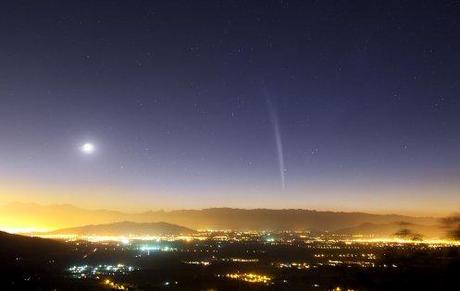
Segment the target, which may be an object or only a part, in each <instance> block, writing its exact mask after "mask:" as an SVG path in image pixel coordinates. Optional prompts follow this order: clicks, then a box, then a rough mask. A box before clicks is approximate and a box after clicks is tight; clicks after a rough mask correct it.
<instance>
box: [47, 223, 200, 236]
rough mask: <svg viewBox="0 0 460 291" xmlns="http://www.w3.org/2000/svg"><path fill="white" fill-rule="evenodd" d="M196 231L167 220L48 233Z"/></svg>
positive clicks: (147, 233)
mask: <svg viewBox="0 0 460 291" xmlns="http://www.w3.org/2000/svg"><path fill="white" fill-rule="evenodd" d="M195 232H196V231H194V230H193V229H190V228H187V227H182V226H179V225H175V224H170V223H165V222H151V223H139V222H129V221H123V222H117V223H109V224H98V225H85V226H81V227H72V228H63V229H58V230H55V231H52V232H50V233H48V234H77V235H107V236H118V235H152V236H155V235H188V234H193V233H195Z"/></svg>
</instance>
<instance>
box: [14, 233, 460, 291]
mask: <svg viewBox="0 0 460 291" xmlns="http://www.w3.org/2000/svg"><path fill="white" fill-rule="evenodd" d="M358 237H359V238H353V237H344V236H336V235H331V234H327V233H323V234H315V235H313V234H312V233H311V232H309V231H295V232H294V231H293V232H290V231H282V232H268V231H249V232H240V231H230V230H223V231H216V230H201V231H198V232H197V233H196V234H194V235H189V236H183V235H178V236H175V237H174V236H156V237H154V236H145V237H139V236H130V235H126V236H123V237H113V236H101V237H98V236H86V237H84V238H82V237H79V236H77V235H70V236H62V237H59V241H61V242H64V243H65V245H67V246H69V247H70V248H71V249H72V252H71V253H72V254H71V256H72V257H74V259H73V260H74V261H79V262H80V263H79V264H72V265H69V266H66V267H65V268H64V269H63V270H62V271H63V272H64V273H63V276H64V277H65V278H67V280H71V282H74V284H80V283H81V284H84V285H85V286H96V287H98V288H108V289H118V290H148V289H150V288H160V289H161V288H166V287H168V288H179V289H180V288H183V287H184V286H187V285H188V284H190V282H191V281H193V282H194V284H198V285H196V286H201V287H203V288H211V289H212V288H217V289H219V288H242V287H244V286H247V287H249V286H252V285H255V286H258V288H286V289H291V288H292V289H297V288H301V289H304V290H310V289H311V290H360V289H363V288H366V284H364V283H362V282H357V281H355V280H349V279H347V278H348V277H347V276H341V275H340V274H350V273H352V274H367V273H369V272H371V273H369V274H379V273H382V274H387V275H388V274H390V275H392V274H393V275H395V274H398V273H395V272H398V271H399V270H404V269H407V268H408V267H410V266H411V264H412V262H411V261H410V260H407V259H405V258H407V257H408V256H409V257H412V256H415V257H416V256H417V254H419V253H421V252H423V253H425V254H426V255H427V256H432V257H433V258H434V259H436V260H441V261H442V260H449V256H447V254H448V253H449V252H452V251H458V249H459V246H460V242H459V241H454V240H439V239H438V240H428V241H423V240H421V241H411V240H405V239H400V238H396V237H393V238H381V239H377V238H367V239H366V238H364V237H363V236H358ZM56 238H57V237H55V239H56ZM19 259H20V260H22V259H23V258H19ZM441 261H439V262H441ZM446 262H448V261H445V262H444V263H446ZM53 264H55V263H53ZM371 270H372V271H371ZM152 272H159V273H158V274H162V275H148V274H151V273H152ZM198 274H199V275H198ZM330 274H336V275H334V276H335V277H334V279H331V278H330ZM395 276H396V275H395ZM299 280H300V281H299ZM78 282H80V283H78ZM235 284H236V285H235ZM241 284H243V285H241ZM238 286H239V287H238Z"/></svg>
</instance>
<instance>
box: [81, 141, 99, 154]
mask: <svg viewBox="0 0 460 291" xmlns="http://www.w3.org/2000/svg"><path fill="white" fill-rule="evenodd" d="M95 150H96V147H95V146H94V144H92V143H89V142H87V143H84V144H83V145H82V146H81V147H80V151H81V152H82V153H84V154H87V155H90V154H93V153H94V151H95Z"/></svg>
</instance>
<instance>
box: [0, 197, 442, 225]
mask: <svg viewBox="0 0 460 291" xmlns="http://www.w3.org/2000/svg"><path fill="white" fill-rule="evenodd" d="M0 221H2V222H3V223H2V224H4V225H13V223H15V222H17V221H28V222H30V223H34V225H30V226H36V227H48V228H54V229H56V228H67V227H77V226H81V225H89V224H107V223H115V222H119V221H132V222H144V223H145V222H152V221H162V222H166V223H171V224H176V225H181V226H184V227H188V228H192V229H234V230H317V231H336V230H340V229H344V228H350V227H356V226H359V225H361V224H363V223H371V224H391V223H399V222H402V221H404V222H406V223H412V224H418V225H431V226H436V225H437V224H439V222H438V219H436V218H431V217H412V216H404V215H379V214H369V213H362V212H332V211H315V210H304V209H280V210H275V209H235V208H209V209H202V210H174V211H147V212H139V213H127V212H120V211H109V210H88V209H83V208H78V207H75V206H72V205H39V204H22V203H14V204H9V205H5V206H3V207H0Z"/></svg>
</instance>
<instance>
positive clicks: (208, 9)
mask: <svg viewBox="0 0 460 291" xmlns="http://www.w3.org/2000/svg"><path fill="white" fill-rule="evenodd" d="M163 2H166V3H156V2H143V1H129V2H128V1H110V2H109V1H97V2H96V3H92V2H91V1H67V3H62V2H60V1H41V2H40V3H36V1H24V2H21V3H15V2H13V1H12V2H10V3H2V4H0V5H1V7H0V11H1V12H0V42H1V45H0V64H1V65H0V182H2V184H3V185H4V186H3V188H2V190H1V191H0V200H3V201H15V200H19V201H37V202H43V203H73V204H78V205H86V206H92V207H109V208H110V207H112V208H123V207H126V208H130V209H131V208H132V209H148V208H184V207H185V208H201V207H210V206H235V207H245V208H256V207H275V208H280V207H293V208H317V209H334V210H337V209H338V210H366V211H377V212H393V211H399V212H407V213H409V212H410V213H430V214H431V213H433V214H439V213H450V212H454V211H456V210H458V209H460V190H458V189H460V185H459V184H460V183H459V182H458V181H460V105H459V91H460V88H459V86H460V84H459V81H458V76H459V75H460V53H459V52H460V38H458V35H459V34H460V24H459V20H458V19H460V17H459V16H460V12H459V6H458V5H454V4H447V3H440V2H438V1H432V2H430V1H427V2H424V3H423V4H420V3H419V2H418V1H413V2H411V1H409V2H404V3H399V2H393V1H376V2H375V3H367V1H354V2H353V3H348V2H340V3H339V2H336V1H312V2H310V1H250V3H247V1H231V2H223V3H217V2H214V1H163ZM267 98H268V99H269V102H270V104H272V105H273V109H274V112H275V114H276V118H271V117H270V116H271V115H270V110H269V108H268V107H267ZM274 120H277V122H276V123H275V122H273V121H274ZM275 126H279V132H280V141H281V143H282V152H281V153H282V155H283V158H282V162H283V163H284V168H285V169H281V168H280V164H281V163H280V160H279V158H280V152H279V151H278V148H277V143H276V136H275V132H276V130H275ZM87 141H90V142H93V143H94V144H95V145H96V148H97V150H96V152H95V154H94V155H91V156H85V155H83V154H82V153H81V152H80V151H79V146H81V144H82V143H84V142H87ZM280 170H282V171H284V178H285V187H284V188H283V186H282V184H283V182H282V181H281V176H280Z"/></svg>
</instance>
